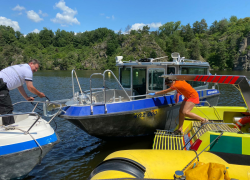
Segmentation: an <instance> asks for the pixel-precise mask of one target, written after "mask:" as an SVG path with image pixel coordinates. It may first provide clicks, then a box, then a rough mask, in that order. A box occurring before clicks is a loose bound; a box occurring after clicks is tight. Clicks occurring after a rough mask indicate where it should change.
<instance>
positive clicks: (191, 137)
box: [182, 123, 241, 150]
mask: <svg viewBox="0 0 250 180" xmlns="http://www.w3.org/2000/svg"><path fill="white" fill-rule="evenodd" d="M208 124H213V125H216V124H218V125H223V124H227V125H234V126H236V124H234V123H205V124H203V125H201V126H200V128H199V129H198V130H197V131H196V132H195V133H194V135H193V136H192V137H191V138H190V139H189V141H188V142H187V143H186V142H185V146H183V148H182V150H184V148H185V147H186V146H187V145H188V144H189V143H190V141H191V140H192V139H193V138H194V136H195V135H196V134H197V133H198V132H199V131H200V130H201V129H202V128H203V126H205V125H208ZM236 128H237V129H238V130H239V131H241V130H240V129H239V127H238V126H236Z"/></svg>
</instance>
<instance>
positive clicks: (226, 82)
mask: <svg viewBox="0 0 250 180" xmlns="http://www.w3.org/2000/svg"><path fill="white" fill-rule="evenodd" d="M232 78H233V76H228V77H227V79H226V81H225V82H224V83H225V84H228V83H229V81H230V80H231V79H232Z"/></svg>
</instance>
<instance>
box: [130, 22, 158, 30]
mask: <svg viewBox="0 0 250 180" xmlns="http://www.w3.org/2000/svg"><path fill="white" fill-rule="evenodd" d="M143 26H148V27H150V28H154V29H155V28H159V27H160V26H162V24H161V23H151V24H144V23H135V24H133V25H132V27H131V29H130V30H139V29H142V28H143Z"/></svg>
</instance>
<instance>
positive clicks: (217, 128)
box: [193, 121, 239, 139]
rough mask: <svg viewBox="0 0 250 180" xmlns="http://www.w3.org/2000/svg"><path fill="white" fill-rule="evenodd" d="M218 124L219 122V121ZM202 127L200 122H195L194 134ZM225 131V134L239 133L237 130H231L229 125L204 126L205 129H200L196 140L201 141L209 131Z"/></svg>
mask: <svg viewBox="0 0 250 180" xmlns="http://www.w3.org/2000/svg"><path fill="white" fill-rule="evenodd" d="M217 122H218V121H217ZM200 126H201V123H200V122H199V121H194V122H193V132H196V131H197V130H198V129H199V128H200ZM221 130H222V131H225V132H236V133H237V132H239V130H238V129H237V128H231V127H230V126H229V125H227V124H207V125H205V126H204V128H202V129H200V131H199V132H198V133H197V134H196V139H199V137H200V136H202V134H204V133H205V132H207V131H221Z"/></svg>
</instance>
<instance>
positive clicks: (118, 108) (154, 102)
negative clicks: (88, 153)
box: [63, 89, 219, 116]
mask: <svg viewBox="0 0 250 180" xmlns="http://www.w3.org/2000/svg"><path fill="white" fill-rule="evenodd" d="M206 91H207V92H206V94H207V95H208V96H209V95H211V94H213V95H214V94H218V93H219V91H218V90H216V89H212V90H206ZM210 91H211V92H210ZM197 92H198V94H199V97H204V94H203V90H201V91H197ZM179 101H180V102H181V101H183V97H182V96H180V98H179ZM170 104H175V101H174V95H169V96H162V97H154V98H150V99H140V100H136V101H127V102H121V103H111V104H106V106H107V113H108V114H109V113H117V112H127V111H134V110H140V109H145V108H154V107H160V106H165V105H170ZM63 110H64V111H66V113H65V114H63V115H66V116H89V115H91V110H90V106H70V107H65V108H64V109H63ZM98 114H105V106H104V105H96V106H93V115H98Z"/></svg>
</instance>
